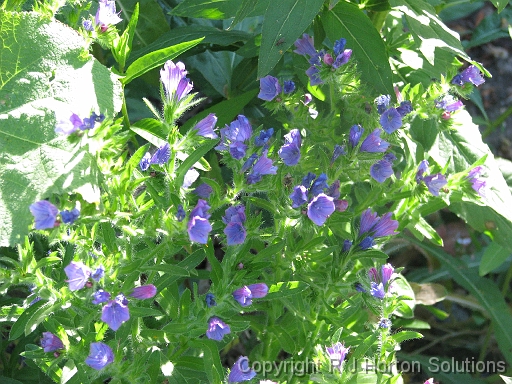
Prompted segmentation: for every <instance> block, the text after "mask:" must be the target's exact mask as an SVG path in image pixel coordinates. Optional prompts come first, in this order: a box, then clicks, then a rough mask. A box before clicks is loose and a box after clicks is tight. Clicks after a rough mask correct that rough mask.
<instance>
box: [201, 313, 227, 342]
mask: <svg viewBox="0 0 512 384" xmlns="http://www.w3.org/2000/svg"><path fill="white" fill-rule="evenodd" d="M229 333H231V329H230V328H229V325H227V324H226V323H225V322H223V321H222V320H221V319H219V318H218V317H211V318H210V320H208V330H207V331H206V337H207V338H209V339H212V340H217V341H221V340H222V339H223V338H224V335H227V334H229Z"/></svg>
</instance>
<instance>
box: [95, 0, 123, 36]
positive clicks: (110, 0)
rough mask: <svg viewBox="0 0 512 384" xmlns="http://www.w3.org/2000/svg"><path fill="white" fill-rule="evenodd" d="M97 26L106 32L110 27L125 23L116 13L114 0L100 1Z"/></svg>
mask: <svg viewBox="0 0 512 384" xmlns="http://www.w3.org/2000/svg"><path fill="white" fill-rule="evenodd" d="M95 21H96V25H97V26H99V27H100V29H101V31H102V32H105V31H106V30H107V29H108V27H109V26H111V25H115V24H117V23H120V22H121V21H123V19H121V18H120V17H119V13H116V2H115V1H114V0H100V1H99V6H98V10H97V11H96V17H95Z"/></svg>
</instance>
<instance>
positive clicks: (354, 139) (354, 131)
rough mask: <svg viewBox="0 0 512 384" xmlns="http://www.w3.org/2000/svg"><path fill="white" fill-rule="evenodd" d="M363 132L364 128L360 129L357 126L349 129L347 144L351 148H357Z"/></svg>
mask: <svg viewBox="0 0 512 384" xmlns="http://www.w3.org/2000/svg"><path fill="white" fill-rule="evenodd" d="M363 132H364V128H363V127H361V126H360V125H359V124H356V125H353V126H352V127H350V132H349V134H348V142H349V143H350V145H351V146H352V148H355V147H357V144H359V140H361V136H362V135H363Z"/></svg>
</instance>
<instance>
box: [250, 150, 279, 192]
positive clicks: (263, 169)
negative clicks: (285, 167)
mask: <svg viewBox="0 0 512 384" xmlns="http://www.w3.org/2000/svg"><path fill="white" fill-rule="evenodd" d="M276 173H277V167H276V166H275V165H273V164H272V160H270V159H269V158H268V157H267V151H266V150H265V151H263V152H262V154H261V156H260V158H259V159H258V161H256V164H254V167H253V168H252V172H251V174H250V175H249V176H248V177H247V183H248V184H254V183H255V182H257V181H259V180H261V176H263V175H275V174H276ZM258 177H259V179H258ZM251 178H252V179H251ZM254 180H256V181H254Z"/></svg>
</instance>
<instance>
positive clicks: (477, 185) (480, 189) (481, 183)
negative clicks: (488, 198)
mask: <svg viewBox="0 0 512 384" xmlns="http://www.w3.org/2000/svg"><path fill="white" fill-rule="evenodd" d="M482 172H483V168H482V167H481V166H478V167H475V168H473V169H472V170H471V171H469V173H468V176H467V177H466V179H467V180H468V181H469V182H470V183H471V188H473V190H474V191H475V192H476V193H478V194H479V195H480V196H481V197H484V198H485V188H486V187H487V182H486V181H485V180H483V179H482V178H480V176H481V174H482Z"/></svg>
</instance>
